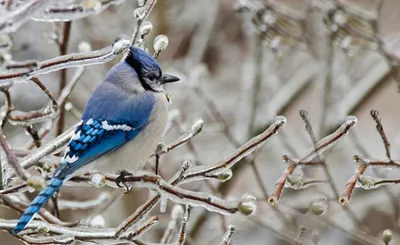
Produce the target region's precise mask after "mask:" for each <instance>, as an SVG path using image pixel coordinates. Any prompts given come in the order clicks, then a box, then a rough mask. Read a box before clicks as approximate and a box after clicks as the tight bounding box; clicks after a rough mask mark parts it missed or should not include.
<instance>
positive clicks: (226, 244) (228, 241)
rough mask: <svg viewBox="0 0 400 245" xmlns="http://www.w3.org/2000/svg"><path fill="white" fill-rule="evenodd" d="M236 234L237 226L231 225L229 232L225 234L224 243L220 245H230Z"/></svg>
mask: <svg viewBox="0 0 400 245" xmlns="http://www.w3.org/2000/svg"><path fill="white" fill-rule="evenodd" d="M234 232H235V226H233V225H230V226H229V227H228V230H227V231H226V232H225V234H224V237H223V238H222V242H221V243H220V244H219V245H230V244H231V240H232V236H233V233H234Z"/></svg>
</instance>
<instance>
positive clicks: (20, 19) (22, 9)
mask: <svg viewBox="0 0 400 245" xmlns="http://www.w3.org/2000/svg"><path fill="white" fill-rule="evenodd" d="M52 1H53V0H39V1H38V0H29V1H26V2H25V3H24V4H22V5H21V6H18V8H16V9H15V10H12V11H10V12H8V13H7V12H6V14H5V15H3V16H2V17H0V33H9V32H14V31H16V30H17V29H18V28H19V27H20V26H21V25H23V24H24V23H25V22H26V21H28V20H29V19H30V17H31V16H32V15H34V14H35V13H36V12H37V11H39V10H41V9H42V8H44V7H45V6H47V5H48V4H49V3H51V2H52Z"/></svg>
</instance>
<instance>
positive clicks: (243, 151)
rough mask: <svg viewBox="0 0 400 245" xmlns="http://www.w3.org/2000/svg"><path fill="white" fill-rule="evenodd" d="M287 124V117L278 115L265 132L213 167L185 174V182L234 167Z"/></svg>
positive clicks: (201, 168) (210, 176) (209, 176)
mask: <svg viewBox="0 0 400 245" xmlns="http://www.w3.org/2000/svg"><path fill="white" fill-rule="evenodd" d="M285 124H286V118H285V117H283V116H277V117H276V118H275V121H274V122H273V123H272V124H271V126H270V127H268V128H267V129H266V130H265V131H264V132H262V133H261V134H259V135H257V136H255V137H254V138H252V139H250V140H249V141H247V142H246V143H245V144H244V145H242V146H241V147H239V148H238V149H237V150H236V151H235V152H234V153H233V154H231V155H230V156H228V157H227V158H225V159H224V160H222V161H220V162H219V163H217V164H216V165H214V166H211V167H199V168H198V169H195V170H191V171H189V173H187V174H186V175H185V176H184V179H183V183H186V182H189V181H193V180H196V179H198V178H199V177H200V178H204V177H207V178H212V177H213V176H215V175H213V174H215V173H216V172H217V171H221V170H225V169H230V168H232V167H233V166H234V165H235V164H236V163H237V162H238V161H239V160H240V159H242V158H244V157H246V156H247V155H249V154H250V153H252V152H253V151H254V150H256V149H258V148H259V147H261V146H262V145H263V144H264V143H265V142H266V141H267V140H268V139H269V138H270V137H271V136H273V135H274V134H276V133H277V132H278V130H279V129H280V128H281V127H283V126H284V125H285Z"/></svg>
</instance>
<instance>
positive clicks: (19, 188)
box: [0, 183, 27, 196]
mask: <svg viewBox="0 0 400 245" xmlns="http://www.w3.org/2000/svg"><path fill="white" fill-rule="evenodd" d="M26 187H27V184H26V183H22V184H18V185H14V186H12V187H10V188H8V189H5V190H1V191H0V196H2V195H7V194H12V193H16V192H22V191H23V190H24V189H26Z"/></svg>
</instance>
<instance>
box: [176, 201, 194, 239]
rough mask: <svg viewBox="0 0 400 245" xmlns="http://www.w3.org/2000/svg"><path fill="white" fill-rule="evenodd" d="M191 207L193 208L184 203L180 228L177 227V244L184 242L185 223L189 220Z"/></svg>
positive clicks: (185, 234)
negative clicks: (184, 208) (183, 213)
mask: <svg viewBox="0 0 400 245" xmlns="http://www.w3.org/2000/svg"><path fill="white" fill-rule="evenodd" d="M192 209H193V207H192V206H190V205H186V210H185V215H184V216H183V219H182V223H181V228H180V229H179V237H178V244H179V245H183V244H184V243H185V240H186V236H187V223H188V222H189V219H190V213H191V211H192Z"/></svg>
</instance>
